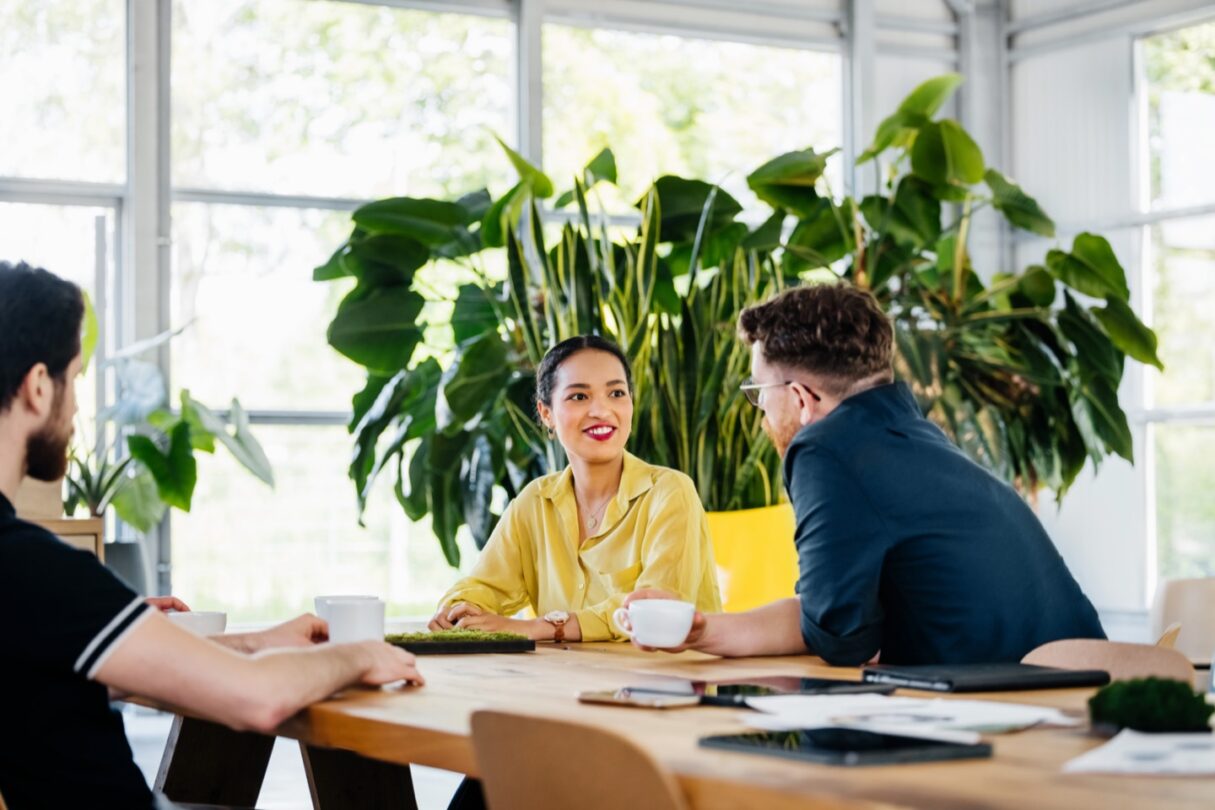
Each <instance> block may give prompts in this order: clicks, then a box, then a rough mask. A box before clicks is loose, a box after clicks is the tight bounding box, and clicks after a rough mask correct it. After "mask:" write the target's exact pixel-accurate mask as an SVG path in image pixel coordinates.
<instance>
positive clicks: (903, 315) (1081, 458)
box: [749, 74, 1163, 497]
mask: <svg viewBox="0 0 1215 810" xmlns="http://www.w3.org/2000/svg"><path fill="white" fill-rule="evenodd" d="M961 81H962V80H961V77H960V76H957V75H956V74H948V75H945V76H940V77H937V78H934V79H931V80H929V81H927V82H925V83H924V84H922V85H920V86H919V87H918V88H916V89H915V90H914V91H913V92H912V93H911V94H910V95H909V96H908V97H907V98H906V99H905V100H904V101H903V103H902V104H901V105H900V106H899V108H898V110H897V111H895V112H894V114H892V115H891V116H889V117H888V118H886V119H885V120H884V121H882V123H881V125H880V126H879V127H878V131H877V134H876V136H875V138H874V141H873V144H872V145H871V146H870V147H869V148H868V149H867V150H866V151H865V152H864V153H863V154H862V155H861V156H860V157H859V158H858V163H868V162H870V161H873V162H874V163H875V164H876V165H875V172H876V173H877V174H878V176H879V187H878V189H877V190H876V192H875V193H874V194H872V195H870V196H866V197H863V198H861V199H860V200H859V201H858V200H856V199H854V198H851V197H845V198H843V199H841V200H836V199H832V198H831V197H821V196H819V195H818V193H817V192H816V190H815V187H814V186H813V185H811V184H810V183H809V182H808V181H809V177H806V178H805V182H803V168H802V167H805V166H813V167H815V168H816V169H817V165H818V162H819V161H820V160H821V159H822V158H821V156H818V155H815V154H814V153H813V152H812V151H804V152H795V153H791V154H787V155H783V156H781V157H779V158H777V159H775V160H773V161H772V162H770V163H768V164H766V165H765V166H764V167H762V168H761V169H759V170H758V171H757V172H755V173H754V174H752V175H751V176H750V178H749V182H750V184H751V187H752V188H753V189H754V190H755V192H756V193H757V194H758V195H759V196H760V197H761V198H762V199H764V200H765V201H766V202H768V203H769V204H770V205H772V206H773V207H774V208H776V209H777V215H778V216H782V215H783V214H786V213H787V214H789V215H792V217H794V218H795V220H796V222H795V225H794V228H793V231H792V233H791V234H790V236H789V238H788V240H787V241H786V244H785V250H784V251H783V257H782V260H783V261H784V262H785V264H786V266H787V267H788V268H789V269H790V270H796V271H803V270H814V269H822V268H826V267H832V268H834V269H836V270H837V271H838V272H839V273H840V275H841V276H842V277H844V278H846V279H848V280H850V281H851V282H853V283H854V284H856V285H858V286H861V287H866V288H868V289H870V290H872V291H873V292H874V293H875V294H876V295H877V296H878V298H879V300H881V301H882V302H883V303H884V305H885V307H886V308H887V310H888V311H889V313H890V314H891V315H892V317H893V318H894V321H895V326H896V338H897V342H898V367H897V371H898V373H899V376H900V377H902V378H903V379H905V380H907V381H908V382H909V383H910V384H911V385H912V387H913V389H914V390H915V392H916V394H917V396H918V398H919V400H920V404H921V407H922V408H923V410H924V412H925V413H926V414H927V415H929V416H930V417H931V418H933V419H934V420H936V421H937V422H938V423H939V424H940V425H941V426H942V427H943V428H945V429H946V430H947V431H948V432H949V433H950V434H951V435H952V436H953V437H954V439H955V440H956V441H957V442H958V444H959V445H960V446H961V447H962V448H963V449H964V450H965V451H966V452H967V453H968V454H970V455H971V456H972V457H974V458H975V459H977V460H978V461H980V462H981V463H983V464H984V465H985V466H987V467H988V468H990V469H992V470H994V471H996V472H997V473H998V474H1000V475H1001V476H1003V477H1004V478H1006V479H1007V480H1009V481H1011V482H1013V483H1015V484H1017V485H1018V486H1019V487H1020V488H1021V489H1022V491H1023V492H1025V493H1027V494H1032V493H1034V492H1036V491H1037V489H1038V488H1039V487H1041V486H1047V487H1049V488H1051V489H1053V490H1054V491H1055V492H1056V493H1057V495H1058V496H1060V497H1061V496H1062V494H1063V493H1064V492H1066V491H1067V488H1068V487H1069V486H1070V485H1071V484H1072V482H1073V481H1074V480H1075V478H1076V475H1077V474H1078V473H1079V472H1080V470H1081V469H1082V468H1083V466H1084V464H1085V462H1086V461H1087V460H1089V459H1091V460H1092V461H1093V462H1094V464H1096V463H1097V462H1099V461H1100V460H1101V459H1102V458H1103V456H1104V455H1106V454H1108V453H1115V454H1117V455H1119V456H1122V457H1123V458H1125V459H1127V460H1128V461H1133V447H1132V441H1131V432H1130V429H1129V427H1128V425H1127V420H1126V415H1125V413H1124V412H1123V411H1122V409H1121V407H1120V406H1119V404H1118V396H1117V389H1118V384H1119V382H1120V380H1121V379H1122V373H1123V365H1124V360H1125V357H1126V356H1127V355H1129V356H1131V357H1133V358H1134V359H1136V360H1139V361H1141V362H1143V363H1148V364H1151V365H1154V366H1156V367H1158V368H1163V366H1162V365H1161V363H1160V360H1159V358H1158V357H1157V355H1156V336H1155V334H1154V333H1153V332H1152V331H1151V330H1150V329H1148V328H1147V327H1146V326H1144V324H1143V323H1141V322H1140V320H1139V319H1138V318H1137V317H1136V316H1135V314H1134V313H1133V312H1132V310H1131V307H1130V305H1129V295H1130V293H1129V288H1128V286H1127V281H1126V273H1125V271H1124V270H1123V268H1122V266H1121V265H1120V264H1119V262H1118V259H1117V257H1116V256H1115V255H1114V252H1113V250H1112V249H1111V248H1110V245H1109V243H1108V242H1107V241H1106V240H1105V239H1104V238H1103V237H1101V236H1098V235H1095V234H1091V233H1081V234H1079V235H1077V236H1076V237H1075V239H1074V240H1073V242H1072V245H1071V248H1070V249H1066V248H1064V247H1063V246H1057V247H1054V248H1052V249H1051V250H1049V251H1048V252H1047V254H1046V257H1045V262H1044V264H1043V265H1032V266H1030V267H1028V268H1026V269H1024V270H1022V271H1021V272H1018V273H1008V272H990V270H991V269H992V268H988V271H989V272H988V273H984V274H983V275H984V276H986V278H987V279H988V281H987V282H986V283H985V282H984V281H983V280H982V278H981V276H980V273H979V268H975V267H973V266H972V263H971V255H970V251H969V249H968V246H967V237H968V234H969V231H970V226H971V222H972V220H973V218H974V215H975V214H976V212H978V211H979V210H980V209H982V208H985V207H991V208H994V209H995V210H997V211H998V212H999V213H1000V214H1001V215H1002V216H1003V217H1004V219H1005V220H1006V221H1007V222H1008V223H1009V224H1010V225H1011V226H1012V227H1014V228H1018V229H1022V230H1026V231H1029V232H1032V233H1036V234H1038V235H1040V236H1043V237H1054V236H1055V225H1054V223H1053V222H1052V220H1051V219H1050V217H1048V216H1047V215H1046V214H1045V213H1044V212H1043V210H1042V209H1041V207H1040V206H1039V205H1038V203H1037V202H1036V201H1035V200H1034V199H1033V198H1031V197H1030V196H1029V195H1027V194H1026V193H1025V192H1024V191H1023V190H1022V189H1021V188H1020V186H1018V185H1017V184H1016V183H1015V182H1013V181H1012V180H1010V179H1009V178H1007V177H1005V176H1004V175H1003V174H1001V173H1000V172H999V171H997V170H996V169H994V168H992V167H990V166H987V165H986V163H985V161H984V158H983V155H982V152H981V151H980V149H979V147H978V146H977V145H976V144H975V142H974V140H972V139H971V137H970V136H969V135H968V134H967V133H966V131H965V130H964V129H963V128H962V127H961V126H960V125H959V124H958V123H957V122H956V121H953V120H950V119H943V120H940V119H937V118H936V117H935V116H936V115H937V112H938V111H939V110H940V109H941V107H942V106H943V105H944V104H945V103H946V102H947V101H948V100H949V98H950V97H951V96H952V94H953V93H954V91H955V90H956V89H957V87H958V85H959V84H960V83H961ZM883 158H887V159H888V163H887V164H886V165H885V166H882V165H881V164H882V160H883ZM945 223H947V224H945Z"/></svg>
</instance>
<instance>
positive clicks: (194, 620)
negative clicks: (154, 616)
mask: <svg viewBox="0 0 1215 810" xmlns="http://www.w3.org/2000/svg"><path fill="white" fill-rule="evenodd" d="M165 615H166V616H168V617H169V621H171V622H173V624H176V625H178V626H179V627H184V628H186V629H187V630H189V631H190V632H191V633H194V634H196V635H199V636H218V635H220V634H222V633H223V632H224V628H226V627H227V626H228V614H227V613H223V612H221V611H218V610H185V611H176V610H170V611H169V612H168V613H166V614H165Z"/></svg>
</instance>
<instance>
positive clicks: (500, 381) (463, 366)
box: [435, 332, 510, 430]
mask: <svg viewBox="0 0 1215 810" xmlns="http://www.w3.org/2000/svg"><path fill="white" fill-rule="evenodd" d="M509 378H510V367H509V366H508V365H507V350H506V344H505V343H504V342H503V341H502V338H501V337H499V336H498V334H497V333H496V332H489V333H486V334H483V335H481V336H480V337H476V338H473V340H471V341H469V342H468V343H465V344H463V345H461V346H460V347H459V349H458V350H457V354H456V358H455V360H454V361H453V362H452V364H451V366H450V367H449V368H448V369H447V370H446V371H444V372H443V379H442V380H441V381H440V382H439V395H438V398H437V399H436V400H435V421H436V424H437V427H438V428H439V430H447V429H449V428H452V427H455V426H459V425H461V424H463V423H466V422H469V421H470V420H473V419H474V417H476V416H477V415H478V414H480V413H482V412H483V411H484V410H485V409H486V408H487V407H488V406H489V405H490V404H492V403H493V401H494V400H495V399H496V398H497V397H498V395H499V394H500V393H501V392H502V389H503V387H504V386H505V385H506V382H507V380H508V379H509Z"/></svg>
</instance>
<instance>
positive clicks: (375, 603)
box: [325, 597, 384, 644]
mask: <svg viewBox="0 0 1215 810" xmlns="http://www.w3.org/2000/svg"><path fill="white" fill-rule="evenodd" d="M327 610H328V614H329V615H328V617H327V618H326V619H325V620H326V621H327V622H329V640H330V641H332V642H334V643H336V644H346V643H349V642H352V641H383V640H384V602H383V600H381V599H366V598H358V599H342V598H339V597H335V598H332V599H330V600H329V602H328V605H327Z"/></svg>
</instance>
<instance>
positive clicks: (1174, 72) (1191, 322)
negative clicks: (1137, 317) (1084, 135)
mask: <svg viewBox="0 0 1215 810" xmlns="http://www.w3.org/2000/svg"><path fill="white" fill-rule="evenodd" d="M1140 45H1141V49H1140V62H1141V72H1142V85H1143V88H1144V91H1145V92H1144V99H1143V101H1144V104H1143V108H1144V112H1145V118H1146V121H1145V130H1146V134H1147V137H1146V139H1145V147H1144V154H1143V156H1142V158H1143V162H1144V169H1145V172H1144V173H1145V182H1144V188H1145V194H1144V198H1145V199H1144V207H1145V209H1146V212H1145V213H1146V214H1147V219H1148V220H1149V221H1150V222H1151V224H1150V225H1149V226H1147V231H1148V233H1147V235H1146V239H1145V243H1146V245H1147V253H1148V256H1147V260H1146V262H1145V275H1146V281H1147V285H1146V286H1147V290H1149V291H1150V293H1149V301H1150V305H1149V315H1150V318H1151V323H1152V326H1153V328H1154V329H1155V330H1156V333H1157V335H1158V336H1159V339H1160V350H1159V354H1160V358H1161V360H1162V361H1163V362H1164V364H1165V369H1166V370H1165V373H1163V374H1160V373H1156V372H1153V373H1151V374H1150V375H1149V378H1148V380H1147V383H1148V384H1147V403H1146V405H1147V409H1146V413H1147V419H1148V423H1149V434H1148V435H1149V437H1150V440H1151V442H1150V448H1151V449H1150V450H1149V452H1150V454H1151V462H1152V467H1151V469H1152V470H1153V480H1152V482H1151V491H1152V492H1154V496H1155V497H1154V504H1153V506H1154V513H1155V520H1154V526H1153V527H1152V529H1153V530H1154V536H1155V546H1156V565H1157V571H1158V574H1159V576H1160V577H1162V578H1173V577H1189V576H1211V575H1215V501H1212V499H1211V497H1210V492H1211V490H1212V488H1215V461H1213V459H1215V327H1213V326H1212V324H1211V319H1210V313H1211V312H1212V311H1215V157H1213V156H1212V155H1211V153H1210V148H1209V145H1208V143H1207V141H1208V140H1209V138H1208V137H1207V134H1208V133H1209V132H1210V131H1211V130H1212V128H1215V62H1212V61H1211V58H1210V54H1211V53H1212V51H1213V50H1215V22H1212V23H1206V24H1204V25H1199V26H1194V27H1190V28H1185V29H1181V30H1178V31H1174V32H1171V33H1167V34H1162V35H1158V36H1152V37H1148V38H1145V39H1144V40H1142V42H1141V43H1140ZM1195 208H1198V209H1199V211H1195V210H1194V209H1195ZM1196 214H1201V215H1196Z"/></svg>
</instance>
